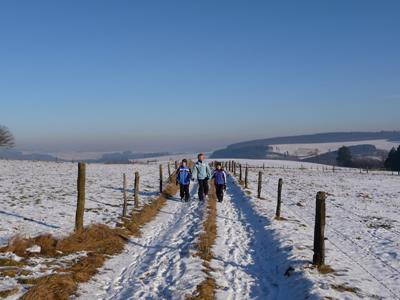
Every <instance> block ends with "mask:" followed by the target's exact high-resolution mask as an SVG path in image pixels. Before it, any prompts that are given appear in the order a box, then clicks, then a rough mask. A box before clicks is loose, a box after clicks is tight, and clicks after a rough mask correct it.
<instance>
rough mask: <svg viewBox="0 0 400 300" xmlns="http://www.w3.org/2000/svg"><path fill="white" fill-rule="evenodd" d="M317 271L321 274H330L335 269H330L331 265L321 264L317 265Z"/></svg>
mask: <svg viewBox="0 0 400 300" xmlns="http://www.w3.org/2000/svg"><path fill="white" fill-rule="evenodd" d="M318 271H319V272H320V273H321V274H330V273H334V272H335V270H334V269H332V267H331V266H329V265H322V266H319V267H318Z"/></svg>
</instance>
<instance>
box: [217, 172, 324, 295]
mask: <svg viewBox="0 0 400 300" xmlns="http://www.w3.org/2000/svg"><path fill="white" fill-rule="evenodd" d="M228 181H229V182H228V191H227V194H226V197H225V199H224V202H222V203H218V208H217V210H218V211H217V229H218V238H217V241H216V245H215V247H214V249H213V252H214V255H215V259H214V260H213V261H212V264H211V266H212V267H213V268H214V269H215V272H214V273H213V275H214V277H215V278H216V280H217V284H218V285H219V286H220V287H221V288H220V289H219V290H218V291H217V299H224V300H226V299H305V298H306V297H308V299H313V298H317V297H313V295H310V289H311V287H312V283H311V282H310V281H309V280H308V279H307V278H305V277H304V276H303V274H301V273H296V272H293V274H291V275H290V276H285V272H286V271H287V270H288V268H289V267H290V266H291V264H296V263H298V262H295V261H291V260H290V257H288V255H289V252H290V249H285V248H282V247H281V246H280V244H279V242H278V240H277V239H276V237H275V235H276V233H275V232H272V231H271V230H267V229H265V228H266V225H267V224H268V223H269V220H268V219H266V218H265V217H261V216H259V215H257V214H256V213H255V212H254V210H253V208H252V206H251V203H250V202H249V199H248V197H247V195H245V193H244V192H243V191H242V190H241V188H240V187H239V186H237V185H236V182H235V181H234V180H233V179H232V178H229V180H228Z"/></svg>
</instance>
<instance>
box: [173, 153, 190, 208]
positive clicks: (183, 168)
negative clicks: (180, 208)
mask: <svg viewBox="0 0 400 300" xmlns="http://www.w3.org/2000/svg"><path fill="white" fill-rule="evenodd" d="M191 177H192V172H191V170H190V168H189V167H188V166H187V160H186V159H183V160H182V162H181V165H180V166H179V168H178V170H177V171H176V184H177V185H178V184H179V188H180V196H181V201H182V200H183V199H185V202H188V201H189V198H190V192H189V186H190V179H191Z"/></svg>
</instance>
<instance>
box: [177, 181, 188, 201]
mask: <svg viewBox="0 0 400 300" xmlns="http://www.w3.org/2000/svg"><path fill="white" fill-rule="evenodd" d="M179 188H180V195H181V199H185V201H186V202H188V200H189V198H190V192H189V184H180V185H179Z"/></svg>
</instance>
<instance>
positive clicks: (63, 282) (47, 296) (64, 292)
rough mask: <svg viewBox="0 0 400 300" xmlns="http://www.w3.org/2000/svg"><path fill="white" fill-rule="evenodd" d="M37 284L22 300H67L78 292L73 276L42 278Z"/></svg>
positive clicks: (56, 275)
mask: <svg viewBox="0 0 400 300" xmlns="http://www.w3.org/2000/svg"><path fill="white" fill-rule="evenodd" d="M35 284H36V285H35V286H34V287H33V288H31V289H29V290H28V292H26V293H25V294H24V295H23V296H22V297H21V300H28V299H29V300H32V299H34V300H67V299H68V298H69V297H70V295H72V294H73V293H74V292H75V290H76V283H75V282H74V279H73V277H72V276H71V275H58V274H55V275H49V276H45V277H41V278H40V279H38V280H37V281H36V282H35Z"/></svg>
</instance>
